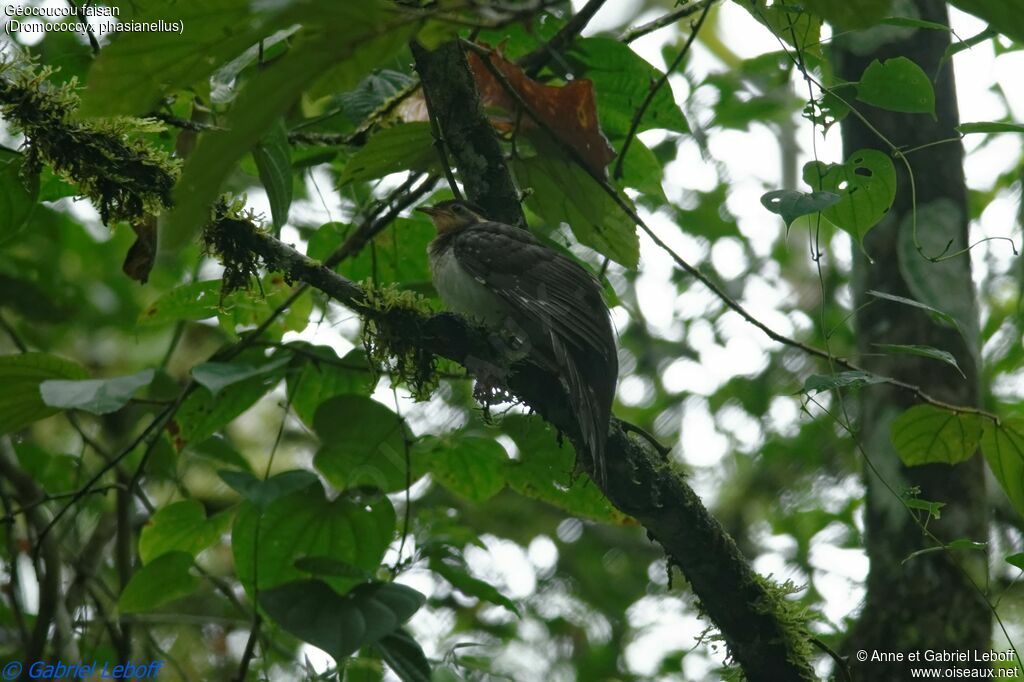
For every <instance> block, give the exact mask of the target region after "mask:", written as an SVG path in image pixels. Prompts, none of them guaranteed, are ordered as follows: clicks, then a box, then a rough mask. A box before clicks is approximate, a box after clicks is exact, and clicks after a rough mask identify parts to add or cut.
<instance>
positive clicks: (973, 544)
mask: <svg viewBox="0 0 1024 682" xmlns="http://www.w3.org/2000/svg"><path fill="white" fill-rule="evenodd" d="M986 547H988V544H987V543H984V542H977V541H975V540H968V539H967V538H960V539H959V540H953V541H952V542H950V543H949V544H946V545H942V546H938V547H925V548H924V549H919V550H917V551H916V552H911V553H910V554H909V555H907V557H906V558H905V559H903V561H901V562H900V565H903V564H905V563H907V562H908V561H910V560H911V559H914V558H916V557H919V556H922V555H924V554H934V553H935V552H946V551H949V550H957V551H984V550H985V548H986Z"/></svg>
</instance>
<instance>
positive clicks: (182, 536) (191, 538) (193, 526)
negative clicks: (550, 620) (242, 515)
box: [139, 500, 231, 564]
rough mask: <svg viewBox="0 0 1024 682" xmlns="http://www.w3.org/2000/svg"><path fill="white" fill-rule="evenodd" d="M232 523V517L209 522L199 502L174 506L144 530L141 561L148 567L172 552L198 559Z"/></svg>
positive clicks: (140, 551) (141, 537) (183, 502)
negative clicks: (197, 556) (155, 560)
mask: <svg viewBox="0 0 1024 682" xmlns="http://www.w3.org/2000/svg"><path fill="white" fill-rule="evenodd" d="M230 520H231V517H230V515H228V514H221V515H219V516H216V517H214V518H211V519H207V518H206V511H205V510H204V509H203V505H202V504H200V503H199V502H198V501H197V500H182V501H180V502H174V503H171V504H169V505H167V506H166V507H163V508H162V509H160V510H159V511H158V512H157V513H156V514H154V515H153V517H152V518H151V519H150V520H149V521H148V522H146V525H145V526H143V527H142V533H141V534H140V536H139V558H140V559H142V563H144V564H148V563H151V562H152V561H153V560H154V559H156V558H158V557H160V556H162V555H164V554H168V553H170V552H184V553H185V554H188V555H189V556H191V557H195V556H196V555H198V554H199V552H201V551H203V550H204V549H206V548H207V547H209V546H210V545H212V544H213V543H215V542H216V541H217V539H218V538H219V537H220V536H221V534H222V533H223V532H224V531H226V530H227V527H228V526H229V525H230V524H229V522H230Z"/></svg>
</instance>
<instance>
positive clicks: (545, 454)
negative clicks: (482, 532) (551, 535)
mask: <svg viewBox="0 0 1024 682" xmlns="http://www.w3.org/2000/svg"><path fill="white" fill-rule="evenodd" d="M501 428H502V430H503V431H505V432H506V433H507V434H508V435H509V436H511V437H512V439H513V440H514V441H515V443H516V446H517V447H518V448H519V459H517V460H514V461H509V462H508V464H507V467H508V473H507V474H506V478H507V479H508V484H509V487H510V488H512V489H513V490H515V491H516V492H517V493H519V494H520V495H524V496H526V497H531V498H533V499H536V500H541V501H544V502H547V503H548V504H551V505H553V506H555V507H558V508H560V509H563V510H565V511H567V512H569V513H570V514H574V515H576V516H579V517H582V518H587V519H592V520H595V521H603V522H606V523H627V522H628V521H629V517H628V516H626V515H625V514H623V513H622V512H620V511H618V510H617V509H615V508H614V507H612V505H611V503H610V502H608V500H606V499H605V497H604V495H602V494H601V491H600V490H598V489H597V486H595V485H594V484H593V483H592V482H591V481H590V479H589V478H588V477H587V476H586V475H583V474H580V475H576V474H575V473H574V472H575V469H576V458H575V455H574V454H573V449H572V447H570V446H569V445H565V446H562V447H560V446H559V444H558V442H557V440H556V436H555V433H554V432H552V431H551V430H550V429H549V428H548V427H547V425H546V424H545V423H544V422H543V421H541V420H539V419H535V418H530V417H525V416H522V415H508V416H506V417H505V418H504V419H502V421H501Z"/></svg>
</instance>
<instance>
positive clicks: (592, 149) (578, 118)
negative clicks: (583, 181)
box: [468, 52, 615, 176]
mask: <svg viewBox="0 0 1024 682" xmlns="http://www.w3.org/2000/svg"><path fill="white" fill-rule="evenodd" d="M468 57H469V66H470V68H471V69H472V70H473V77H474V79H475V80H476V87H477V90H479V92H480V97H481V99H482V100H483V102H484V104H485V105H487V106H491V107H498V108H501V109H504V110H506V111H508V112H509V113H510V114H511V115H512V117H511V118H510V119H508V120H505V121H497V120H495V118H494V117H493V116H492V118H491V121H492V123H494V124H495V126H496V127H499V128H503V129H506V130H507V129H512V128H515V127H516V126H518V129H519V130H521V131H527V132H529V131H531V130H536V129H537V128H538V127H539V126H538V124H537V122H536V121H534V119H533V117H532V116H530V114H528V113H526V112H524V111H520V110H521V108H522V107H521V106H520V104H519V102H518V101H517V98H516V97H515V96H514V95H512V94H511V93H509V91H508V87H509V86H511V88H512V89H514V90H515V92H516V93H517V94H518V95H519V97H520V98H522V100H523V101H524V102H526V104H527V105H528V106H529V108H530V110H531V111H532V112H533V113H534V114H536V115H537V118H538V119H540V126H543V127H545V128H547V129H548V131H550V132H552V133H554V135H555V136H556V137H557V138H558V139H559V140H560V141H561V142H563V143H565V144H567V145H569V146H571V147H573V148H574V149H575V150H576V151H577V152H579V154H580V156H581V157H582V158H583V160H584V161H586V163H587V165H588V166H589V167H590V169H591V170H593V171H594V172H596V173H598V174H600V175H602V176H603V175H604V174H605V166H607V165H608V164H609V163H610V162H611V160H612V159H614V158H615V150H614V149H612V146H611V145H610V144H608V140H607V139H606V138H605V136H604V133H603V132H601V126H600V124H599V123H598V121H597V104H596V103H595V99H594V84H593V83H591V82H590V81H589V80H586V79H584V78H580V79H577V80H574V81H570V82H569V83H566V84H565V85H546V84H544V83H541V82H539V81H536V80H534V79H532V78H530V77H529V76H527V75H526V73H525V72H524V71H523V70H522V69H521V68H519V66H517V65H516V64H514V63H513V62H510V61H508V60H507V59H505V58H504V57H502V56H501V55H500V54H499V53H497V52H492V53H491V54H490V55H489V56H485V57H481V56H480V55H478V54H476V53H475V52H470V53H469V54H468ZM484 59H489V60H490V62H491V65H492V66H493V67H495V69H496V70H497V71H498V72H500V73H501V74H502V75H503V76H504V77H505V81H506V82H507V84H506V83H502V82H501V81H500V80H499V79H498V78H496V77H495V75H494V73H493V72H492V71H491V69H490V68H488V66H487V65H486V64H485V63H484V61H483V60H484ZM516 119H518V121H517V120H516Z"/></svg>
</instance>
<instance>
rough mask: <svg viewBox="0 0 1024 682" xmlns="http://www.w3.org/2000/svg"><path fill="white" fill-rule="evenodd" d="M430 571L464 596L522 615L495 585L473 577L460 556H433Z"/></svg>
mask: <svg viewBox="0 0 1024 682" xmlns="http://www.w3.org/2000/svg"><path fill="white" fill-rule="evenodd" d="M430 570H432V571H434V572H435V573H437V574H438V575H439V576H441V577H442V578H444V579H445V580H447V581H448V582H450V583H451V584H452V586H453V587H455V588H456V589H457V590H459V591H460V592H462V593H463V594H465V595H467V596H470V597H476V598H477V599H482V600H483V601H486V602H489V603H491V604H496V605H497V606H502V607H504V608H506V609H508V610H509V611H511V612H512V613H514V614H516V615H517V616H518V615H520V614H519V608H518V607H517V606H516V604H515V602H514V601H512V600H511V599H509V598H508V597H506V596H505V595H503V594H502V593H501V592H499V591H498V589H497V588H496V587H494V585H491V584H490V583H488V582H485V581H483V580H480V579H479V578H474V577H473V576H471V575H470V574H469V569H468V568H467V567H466V564H465V561H464V560H463V559H462V557H461V556H460V555H452V554H449V555H448V556H446V557H437V556H431V557H430Z"/></svg>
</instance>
